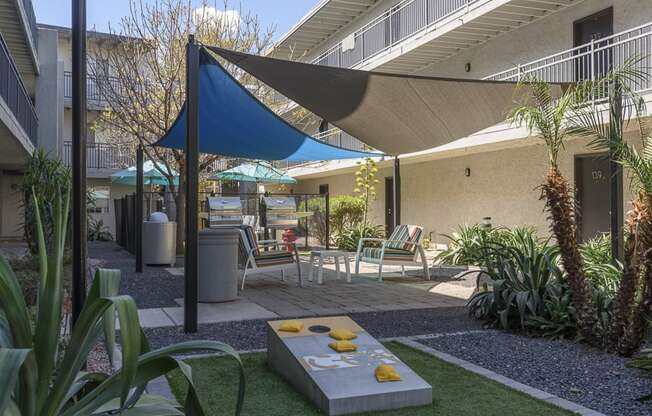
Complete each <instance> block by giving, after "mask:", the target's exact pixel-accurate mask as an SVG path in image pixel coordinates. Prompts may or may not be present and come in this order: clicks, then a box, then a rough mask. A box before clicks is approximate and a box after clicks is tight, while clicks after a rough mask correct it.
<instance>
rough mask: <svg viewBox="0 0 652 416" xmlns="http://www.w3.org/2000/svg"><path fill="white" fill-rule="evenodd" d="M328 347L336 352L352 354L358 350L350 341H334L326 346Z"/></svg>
mask: <svg viewBox="0 0 652 416" xmlns="http://www.w3.org/2000/svg"><path fill="white" fill-rule="evenodd" d="M328 346H329V347H331V348H332V349H334V350H335V351H337V352H352V351H355V350H357V349H358V346H357V345H355V344H354V343H352V342H351V341H335V342H331V343H330V344H328Z"/></svg>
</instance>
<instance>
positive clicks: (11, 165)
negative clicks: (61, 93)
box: [0, 0, 42, 238]
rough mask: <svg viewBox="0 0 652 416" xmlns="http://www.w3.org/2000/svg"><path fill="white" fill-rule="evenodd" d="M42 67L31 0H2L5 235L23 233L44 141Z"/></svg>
mask: <svg viewBox="0 0 652 416" xmlns="http://www.w3.org/2000/svg"><path fill="white" fill-rule="evenodd" d="M41 71H42V62H40V60H39V55H38V36H37V28H36V19H35V16H34V9H33V8H32V4H31V1H30V0H18V1H17V0H0V238H14V237H16V236H19V235H22V231H21V230H20V227H19V224H20V222H21V221H22V219H21V214H20V205H21V202H20V201H21V200H20V198H19V196H18V195H17V190H18V186H19V184H20V179H21V170H22V169H24V167H25V164H26V162H27V158H28V157H29V155H30V154H31V153H32V152H33V151H34V148H35V147H36V146H37V144H38V137H39V132H40V128H41V126H40V124H39V117H38V115H37V104H40V103H38V102H37V91H36V90H37V86H36V84H37V82H36V80H37V79H38V77H39V74H40V72H41Z"/></svg>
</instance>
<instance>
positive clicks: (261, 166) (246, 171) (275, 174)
mask: <svg viewBox="0 0 652 416" xmlns="http://www.w3.org/2000/svg"><path fill="white" fill-rule="evenodd" d="M208 179H210V180H218V181H219V180H224V181H239V182H256V183H281V184H294V183H297V180H296V179H294V178H292V177H290V176H287V175H285V174H284V173H283V172H281V171H279V170H278V169H276V168H275V167H273V166H272V165H270V164H269V163H266V162H253V163H245V164H242V165H240V166H236V167H234V168H231V169H228V170H225V171H223V172H219V173H216V174H214V175H212V176H210V177H209V178H208Z"/></svg>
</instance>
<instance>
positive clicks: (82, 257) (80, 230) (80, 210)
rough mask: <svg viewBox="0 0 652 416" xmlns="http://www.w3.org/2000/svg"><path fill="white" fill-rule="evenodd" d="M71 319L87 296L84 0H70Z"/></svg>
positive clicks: (80, 309) (74, 318) (75, 317)
mask: <svg viewBox="0 0 652 416" xmlns="http://www.w3.org/2000/svg"><path fill="white" fill-rule="evenodd" d="M71 78H72V79H71V81H72V258H73V264H72V323H73V325H74V324H75V322H76V321H77V319H78V318H79V315H80V314H81V311H82V308H83V307H84V302H85V300H86V238H87V236H86V128H87V126H86V0H73V1H72V77H71Z"/></svg>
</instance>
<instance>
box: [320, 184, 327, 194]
mask: <svg viewBox="0 0 652 416" xmlns="http://www.w3.org/2000/svg"><path fill="white" fill-rule="evenodd" d="M327 193H328V184H327V183H326V184H323V185H319V194H320V195H325V194H327Z"/></svg>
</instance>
